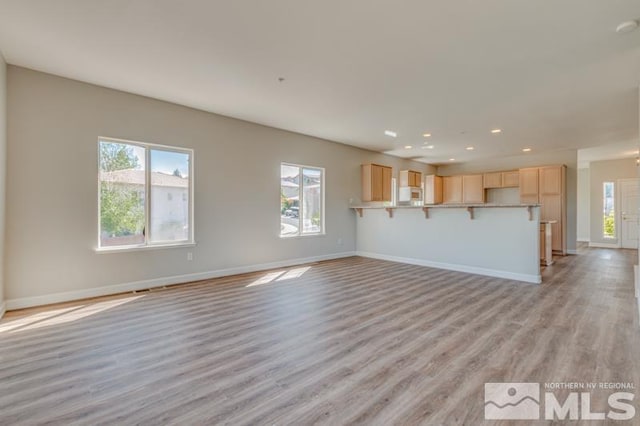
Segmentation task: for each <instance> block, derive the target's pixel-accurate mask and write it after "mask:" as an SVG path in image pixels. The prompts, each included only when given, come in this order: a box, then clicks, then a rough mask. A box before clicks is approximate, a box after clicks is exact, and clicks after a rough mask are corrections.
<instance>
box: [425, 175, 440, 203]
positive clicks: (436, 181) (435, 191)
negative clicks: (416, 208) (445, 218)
mask: <svg viewBox="0 0 640 426" xmlns="http://www.w3.org/2000/svg"><path fill="white" fill-rule="evenodd" d="M424 203H425V204H441V203H442V178H441V177H440V176H436V175H426V176H425V177H424Z"/></svg>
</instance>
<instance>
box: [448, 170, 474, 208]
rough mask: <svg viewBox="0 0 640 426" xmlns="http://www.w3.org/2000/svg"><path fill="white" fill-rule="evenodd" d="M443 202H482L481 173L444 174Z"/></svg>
mask: <svg viewBox="0 0 640 426" xmlns="http://www.w3.org/2000/svg"><path fill="white" fill-rule="evenodd" d="M442 202H443V203H444V204H463V203H464V204H479V203H484V186H483V176H482V175H460V176H445V177H443V178H442Z"/></svg>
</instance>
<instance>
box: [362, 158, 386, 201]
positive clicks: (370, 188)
mask: <svg viewBox="0 0 640 426" xmlns="http://www.w3.org/2000/svg"><path fill="white" fill-rule="evenodd" d="M361 169H362V170H361V171H362V201H365V202H366V201H391V174H392V173H391V172H392V170H393V169H392V168H391V167H389V166H383V165H380V164H363V165H362V167H361Z"/></svg>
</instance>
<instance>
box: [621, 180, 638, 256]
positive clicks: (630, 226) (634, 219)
mask: <svg viewBox="0 0 640 426" xmlns="http://www.w3.org/2000/svg"><path fill="white" fill-rule="evenodd" d="M618 188H619V190H618V194H620V213H621V214H620V218H621V219H622V220H621V223H620V245H621V246H622V248H631V249H637V248H638V217H639V216H638V213H639V212H638V208H639V207H640V194H639V193H638V191H640V184H639V183H638V179H620V180H619V181H618Z"/></svg>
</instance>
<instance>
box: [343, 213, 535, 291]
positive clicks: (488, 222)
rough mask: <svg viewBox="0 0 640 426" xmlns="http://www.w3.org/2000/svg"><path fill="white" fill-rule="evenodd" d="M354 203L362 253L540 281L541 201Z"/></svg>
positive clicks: (452, 268) (414, 262) (358, 241)
mask: <svg viewBox="0 0 640 426" xmlns="http://www.w3.org/2000/svg"><path fill="white" fill-rule="evenodd" d="M351 208H352V209H353V210H354V211H355V212H356V213H357V227H356V229H357V231H356V232H357V235H356V246H357V254H358V255H360V256H365V257H372V258H377V259H386V260H391V261H397V262H403V263H410V264H415V265H423V266H429V267H434V268H441V269H448V270H454V271H462V272H468V273H474V274H480V275H487V276H493V277H500V278H507V279H512V280H518V281H525V282H531V283H540V282H541V275H540V255H539V253H540V239H539V232H540V231H539V230H540V223H539V222H540V205H539V204H434V205H424V206H422V205H420V206H391V205H383V204H371V205H354V206H351Z"/></svg>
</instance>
